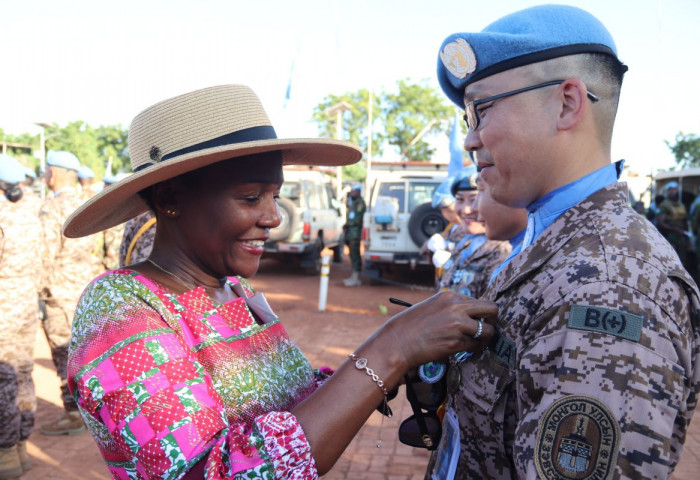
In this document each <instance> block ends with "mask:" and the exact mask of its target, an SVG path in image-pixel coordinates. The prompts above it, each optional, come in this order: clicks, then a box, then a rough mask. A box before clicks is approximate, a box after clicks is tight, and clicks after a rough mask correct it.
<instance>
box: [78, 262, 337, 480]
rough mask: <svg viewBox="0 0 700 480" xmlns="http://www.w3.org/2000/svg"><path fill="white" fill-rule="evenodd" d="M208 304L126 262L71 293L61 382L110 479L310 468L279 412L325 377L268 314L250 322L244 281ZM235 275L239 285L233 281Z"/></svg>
mask: <svg viewBox="0 0 700 480" xmlns="http://www.w3.org/2000/svg"><path fill="white" fill-rule="evenodd" d="M228 282H229V285H230V286H231V287H232V288H234V287H236V288H237V289H238V291H239V292H244V296H243V297H244V298H243V297H242V298H237V299H235V300H233V301H230V302H228V303H225V304H223V305H214V304H213V303H212V302H211V300H210V298H209V296H208V295H207V294H206V292H205V291H204V289H203V288H201V287H200V288H197V289H194V290H191V291H188V292H185V293H183V294H182V295H176V294H174V293H172V292H171V291H169V290H167V289H165V288H164V287H163V286H161V285H160V284H158V283H155V282H153V281H152V280H150V279H149V278H148V277H145V276H143V275H141V274H139V273H138V272H135V271H132V270H115V271H111V272H107V273H105V274H103V275H101V276H100V277H98V278H96V279H95V280H93V281H92V283H90V285H88V287H87V288H86V289H85V292H84V293H83V296H82V297H81V299H80V302H79V303H78V307H77V309H76V312H75V318H74V323H73V332H72V337H71V345H70V356H69V362H68V382H69V387H70V390H71V392H72V394H73V396H74V397H75V399H76V401H77V403H78V405H79V408H80V411H81V413H82V416H83V419H84V420H85V423H86V424H87V426H88V428H89V430H90V432H91V433H92V436H93V438H94V439H95V441H96V442H97V445H98V447H99V449H100V452H101V453H102V455H103V457H104V459H105V462H106V463H107V468H108V469H109V471H110V472H111V474H112V477H113V478H115V479H127V478H133V479H146V478H167V479H177V478H180V477H182V476H183V475H184V474H185V473H186V472H187V471H188V470H189V469H190V468H191V467H192V466H193V465H194V464H196V463H197V462H198V461H199V460H201V459H202V458H204V457H205V456H206V457H207V460H206V466H205V478H207V479H224V478H236V479H239V478H240V479H253V478H264V479H274V478H295V479H307V478H317V471H316V466H315V463H314V460H313V457H312V456H311V448H310V446H309V443H308V442H307V440H306V437H305V435H304V432H303V430H302V428H301V425H300V424H299V423H298V421H297V420H296V418H295V417H294V416H293V415H292V414H291V413H289V412H290V411H291V409H292V408H294V407H295V406H296V405H297V404H298V403H299V402H301V401H302V400H303V399H304V398H306V397H307V396H309V395H310V394H311V393H312V392H313V391H314V390H315V389H316V388H318V386H319V385H320V384H321V383H322V382H323V380H324V379H325V378H327V374H328V373H330V372H328V371H325V372H314V371H313V370H312V369H311V366H310V365H309V362H308V360H307V359H306V358H305V357H304V355H303V354H302V353H301V351H300V350H299V349H298V347H297V346H296V345H295V344H294V343H293V342H292V341H291V340H290V339H289V337H288V335H287V332H286V331H285V330H284V327H283V326H282V324H281V323H280V322H279V319H277V318H276V317H274V318H273V319H272V320H271V321H268V322H267V323H264V324H260V323H259V322H256V320H255V317H254V315H253V314H252V313H251V309H250V308H249V306H248V303H249V300H250V298H251V297H252V296H253V291H252V289H251V287H250V286H249V285H248V284H247V282H245V280H243V279H241V278H237V277H230V278H229V279H228ZM241 287H243V288H242V289H241Z"/></svg>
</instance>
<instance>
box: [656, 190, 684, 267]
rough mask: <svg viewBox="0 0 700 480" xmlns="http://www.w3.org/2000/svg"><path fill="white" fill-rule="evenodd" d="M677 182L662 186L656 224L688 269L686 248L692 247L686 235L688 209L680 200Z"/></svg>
mask: <svg viewBox="0 0 700 480" xmlns="http://www.w3.org/2000/svg"><path fill="white" fill-rule="evenodd" d="M678 188H679V186H678V183H677V182H669V183H668V184H666V186H665V187H664V200H663V202H661V203H660V204H659V211H658V212H657V214H656V226H657V227H658V229H659V231H661V234H662V235H663V236H664V237H666V240H668V243H670V244H671V246H672V247H673V249H674V250H675V251H676V253H677V254H678V257H679V258H680V259H681V263H682V264H683V266H684V267H685V268H686V269H688V250H690V248H692V246H691V244H690V237H689V235H688V211H687V210H686V209H685V205H684V204H683V202H681V200H680V195H679V191H678Z"/></svg>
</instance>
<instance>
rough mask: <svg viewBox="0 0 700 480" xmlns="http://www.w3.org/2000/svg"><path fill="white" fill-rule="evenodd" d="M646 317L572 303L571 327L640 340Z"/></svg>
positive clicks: (635, 340) (634, 340)
mask: <svg viewBox="0 0 700 480" xmlns="http://www.w3.org/2000/svg"><path fill="white" fill-rule="evenodd" d="M643 324H644V318H643V317H642V316H640V315H635V314H633V313H630V312H623V311H620V310H610V309H608V308H602V307H592V306H589V305H572V307H571V311H570V312H569V328H575V329H577V330H588V331H590V332H599V333H604V334H607V335H615V336H616V337H620V338H624V339H626V340H631V341H633V342H638V341H639V338H640V337H641V335H642V325H643Z"/></svg>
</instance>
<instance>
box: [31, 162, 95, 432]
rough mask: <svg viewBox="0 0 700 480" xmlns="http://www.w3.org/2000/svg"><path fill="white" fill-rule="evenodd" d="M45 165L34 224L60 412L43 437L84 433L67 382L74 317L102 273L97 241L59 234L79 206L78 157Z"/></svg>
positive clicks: (83, 427) (41, 292) (45, 319)
mask: <svg viewBox="0 0 700 480" xmlns="http://www.w3.org/2000/svg"><path fill="white" fill-rule="evenodd" d="M46 165H47V168H46V172H45V173H44V180H45V182H46V185H47V187H48V189H49V190H50V192H49V195H48V196H47V198H46V201H45V202H44V204H43V205H42V207H41V212H40V213H39V219H40V220H41V224H42V228H43V232H44V239H45V244H46V250H47V251H46V255H45V256H44V258H43V262H42V264H43V267H42V268H43V271H42V278H41V288H40V290H39V296H40V300H41V301H42V302H43V303H44V305H45V307H44V308H45V313H44V318H43V321H42V326H43V328H44V333H45V334H46V338H47V340H48V343H49V347H50V348H51V357H52V359H53V362H54V365H55V366H56V371H57V373H58V376H59V377H60V379H61V399H62V400H63V406H64V409H65V411H64V413H63V414H62V415H61V416H60V417H59V418H57V419H56V420H54V421H51V422H48V423H45V424H43V425H41V428H40V431H41V433H43V434H45V435H64V434H76V433H80V432H82V431H84V430H85V425H84V424H83V421H82V419H81V417H80V413H79V412H78V406H77V405H76V404H75V400H73V397H72V396H71V394H70V392H69V391H68V386H67V383H66V362H67V360H68V357H67V356H68V342H69V340H70V332H71V324H72V322H73V312H74V310H75V306H76V305H77V303H78V299H79V298H80V295H81V293H82V292H83V289H84V288H85V285H87V284H88V283H89V282H90V280H91V279H93V278H94V277H95V276H97V275H99V274H100V273H102V272H104V267H103V265H102V262H101V259H100V257H99V255H98V254H97V252H98V248H99V242H98V239H97V238H96V236H95V235H92V236H89V237H84V238H76V239H73V238H66V237H64V236H63V233H62V228H63V222H65V220H66V219H67V218H68V216H69V215H70V214H71V213H73V211H74V210H76V209H77V208H78V207H79V206H80V205H81V204H82V203H83V199H82V198H81V196H80V192H79V190H78V186H77V177H78V170H80V162H79V161H78V158H77V157H76V156H75V155H73V154H72V153H70V152H66V151H50V152H49V153H48V155H47V157H46Z"/></svg>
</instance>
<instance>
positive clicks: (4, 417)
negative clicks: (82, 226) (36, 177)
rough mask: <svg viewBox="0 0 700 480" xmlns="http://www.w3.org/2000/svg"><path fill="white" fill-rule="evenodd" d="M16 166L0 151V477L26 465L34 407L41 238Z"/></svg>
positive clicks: (33, 208) (11, 475)
mask: <svg viewBox="0 0 700 480" xmlns="http://www.w3.org/2000/svg"><path fill="white" fill-rule="evenodd" d="M20 167H21V166H20V164H19V163H17V162H16V161H15V160H14V159H12V158H11V157H8V156H7V155H0V478H14V476H19V475H21V474H22V472H23V471H26V470H27V469H28V468H29V466H30V465H29V457H28V456H27V446H26V443H27V438H28V437H29V434H30V433H31V432H32V429H33V427H34V412H35V410H36V397H35V395H34V382H33V381H32V369H33V367H34V358H33V354H34V342H35V337H36V327H37V315H38V304H37V297H36V292H37V287H38V282H37V279H38V277H39V269H40V266H41V263H40V262H38V261H37V256H40V255H41V254H42V250H43V245H44V242H43V238H42V237H43V235H42V231H41V224H40V223H39V219H38V218H37V212H38V208H36V203H35V202H30V201H27V199H26V198H25V197H24V194H23V192H22V188H21V187H20V186H19V182H20V181H24V173H23V171H22V169H21V168H20Z"/></svg>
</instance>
